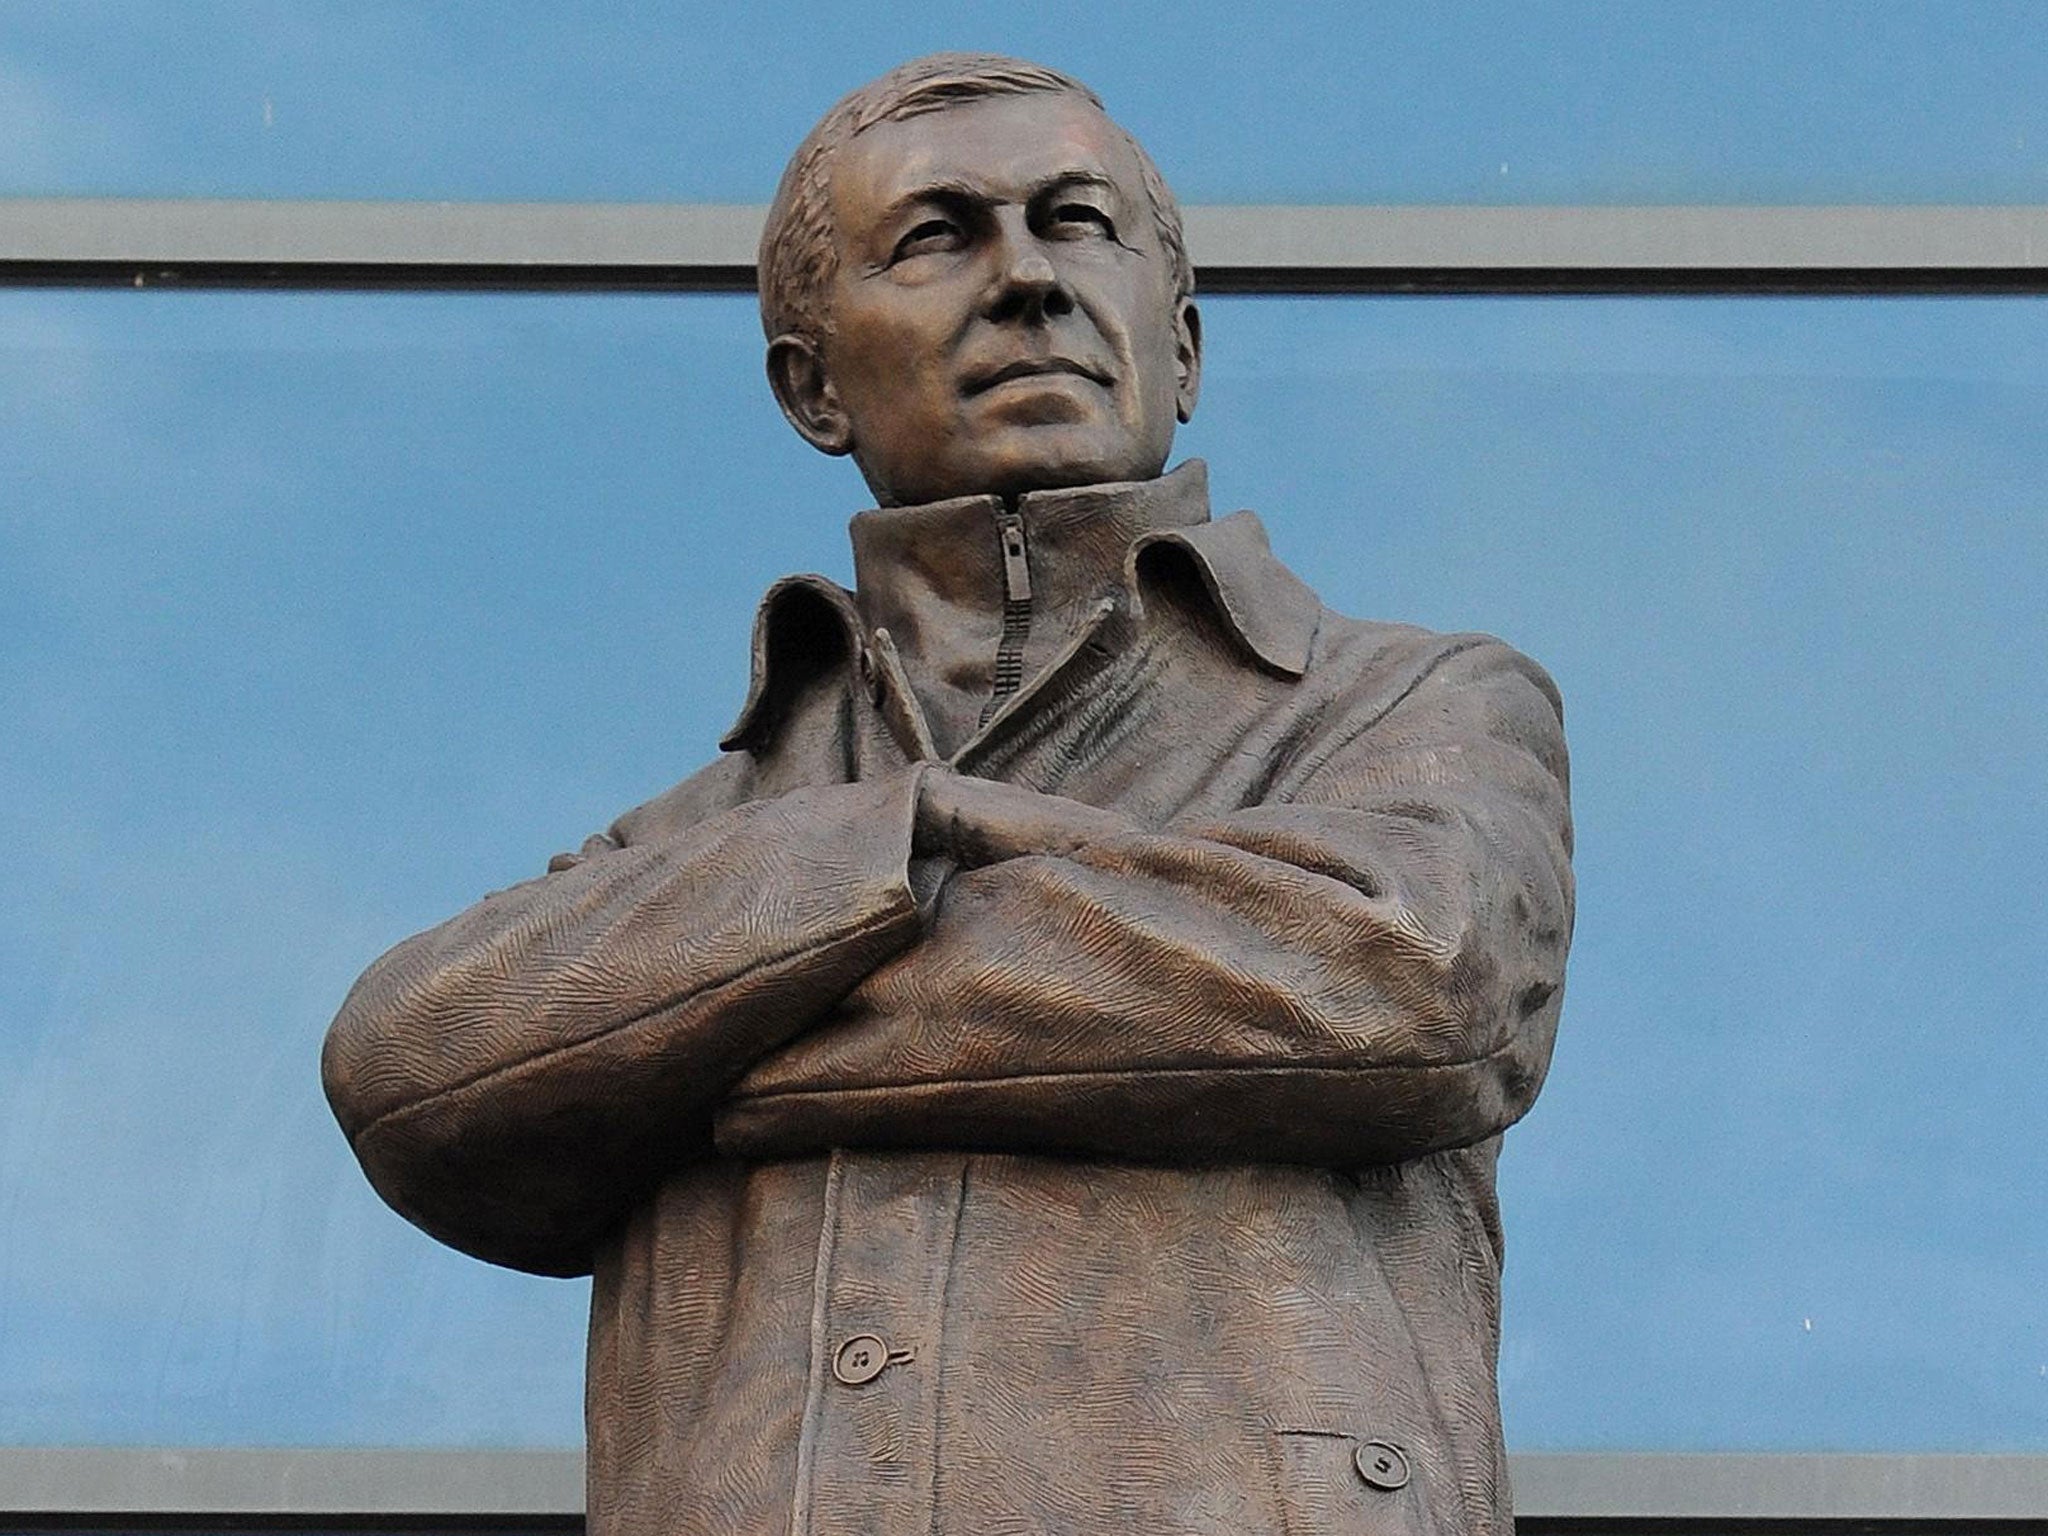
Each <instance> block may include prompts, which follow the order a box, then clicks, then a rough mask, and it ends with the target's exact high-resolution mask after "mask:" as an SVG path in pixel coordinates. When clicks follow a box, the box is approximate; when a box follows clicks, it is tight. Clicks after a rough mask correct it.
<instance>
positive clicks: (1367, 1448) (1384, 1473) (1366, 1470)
mask: <svg viewBox="0 0 2048 1536" xmlns="http://www.w3.org/2000/svg"><path fill="white" fill-rule="evenodd" d="M1351 1459H1352V1461H1353V1462H1355V1463H1356V1464H1357V1466H1358V1475H1359V1476H1360V1477H1362V1478H1364V1479H1365V1481H1366V1483H1367V1485H1368V1486H1370V1487H1373V1488H1378V1489H1381V1490H1382V1491H1384V1492H1387V1493H1392V1492H1393V1491H1394V1490H1395V1489H1396V1488H1405V1487H1407V1486H1408V1458H1407V1457H1406V1456H1405V1455H1403V1454H1402V1452H1401V1447H1399V1446H1398V1445H1389V1444H1388V1443H1387V1442H1386V1441H1384V1440H1368V1441H1366V1442H1365V1443H1364V1444H1363V1445H1361V1446H1359V1448H1358V1453H1357V1454H1356V1455H1355V1456H1353V1457H1352V1458H1351Z"/></svg>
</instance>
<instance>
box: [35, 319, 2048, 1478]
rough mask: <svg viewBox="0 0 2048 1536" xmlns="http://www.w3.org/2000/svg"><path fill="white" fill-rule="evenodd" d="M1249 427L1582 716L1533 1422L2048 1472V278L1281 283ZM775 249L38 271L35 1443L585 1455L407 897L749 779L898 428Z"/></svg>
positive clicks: (1514, 1143)
mask: <svg viewBox="0 0 2048 1536" xmlns="http://www.w3.org/2000/svg"><path fill="white" fill-rule="evenodd" d="M1207 316H1208V332H1209V336H1210V346H1211V356H1210V360H1209V370H1208V378H1207V385H1206V395H1205V399H1204V401H1203V406H1202V411H1201V413H1200V415H1199V416H1198V418H1197V420H1196V422H1195V423H1194V425H1193V426H1192V427H1191V428H1189V429H1188V431H1187V433H1186V434H1185V437H1184V440H1183V445H1182V446H1183V447H1184V448H1185V449H1187V450H1188V451H1189V452H1192V453H1199V454H1201V455H1203V456H1205V457H1207V458H1208V459H1209V461H1210V463H1211V465H1212V469H1213V473H1214V480H1215V489H1216V494H1217V501H1218V507H1219V510H1223V509H1226V508H1228V507H1232V506H1237V505H1246V504H1249V505H1254V506H1256V507H1258V508H1260V509H1261V511H1262V512H1263V513H1264V514H1265V515H1266V517H1267V521H1268V525H1269V527H1270V528H1271V530H1272V532H1273V535H1274V538H1275V542H1276V546H1277V548H1278V550H1279V552H1280V553H1281V555H1282V556H1283V558H1285V559H1287V560H1288V561H1289V562H1290V563H1292V564H1293V565H1294V566H1295V567H1296V568H1297V569H1299V570H1300V571H1301V572H1303V573H1304V574H1305V575H1306V576H1307V577H1308V579H1309V580H1310V581H1311V582H1312V583H1313V584H1314V585H1315V586H1316V587H1317V588H1318V589H1319V590H1320V591H1321V593H1322V594H1323V596H1324V598H1325V599H1326V600H1327V601H1329V602H1330V603H1331V604H1332V605H1333V606H1335V607H1338V608H1341V609H1344V610H1346V611H1350V612H1355V613H1362V614H1369V615H1373V616H1378V617H1390V618H1401V619H1411V620H1414V621H1417V622H1420V623H1424V624H1428V625H1431V626H1435V627H1439V628H1483V629H1488V630H1493V631H1496V632H1499V633H1501V634H1503V635H1505V636H1507V637H1508V638H1509V639H1510V640H1512V641H1513V642H1514V643H1516V644H1517V645H1519V646H1521V647H1523V648H1524V649H1526V650H1528V651H1529V652H1530V653H1531V654H1533V655H1535V656H1537V657H1538V658H1539V659H1541V660H1542V661H1544V662H1545V663H1546V664H1547V665H1548V666H1549V667H1550V668H1551V669H1552V670H1553V672H1554V673H1555V674H1556V676H1557V677H1558V679H1559V681H1560V683H1561V685H1562V687H1563V689H1564V692H1565V696H1566V699H1567V702H1568V706H1569V711H1570V721H1571V732H1572V743H1573V748H1574V754H1575V769H1576V794H1577V811H1578V818H1579V827H1580V846H1579V873H1580V879H1581V893H1582V895H1581V908H1580V918H1579V936H1578V943H1577V953H1576V954H1575V956H1574V959H1573V969H1572V979H1571V986H1570V996H1569V1000H1568V1003H1567V1007H1566V1012H1565V1025H1564V1030H1563V1033H1562V1035H1561V1037H1560V1043H1559V1048H1558V1057H1557V1062H1556V1066H1555V1069H1554V1072H1553V1074H1552V1078H1551V1081H1550V1084H1549V1086H1548V1089H1547V1091H1546V1093H1545V1095H1544V1098H1543V1100H1542V1102H1540V1103H1539V1104H1538V1106H1537V1108H1536V1111H1535V1113H1534V1114H1533V1115H1532V1117H1531V1118H1530V1120H1529V1121H1528V1122H1527V1123H1526V1124H1525V1125H1523V1126H1522V1127H1519V1128H1518V1129H1517V1130H1516V1131H1514V1132H1513V1133H1511V1135H1510V1137H1509V1139H1508V1150H1507V1155H1506V1159H1505V1162H1504V1165H1503V1174H1502V1179H1503V1195H1504V1204H1505V1210H1506V1217H1507V1225H1508V1232H1509V1244H1510V1251H1511V1257H1510V1264H1509V1270H1508V1311H1507V1319H1508V1321H1507V1334H1506V1341H1505V1349H1504V1356H1503V1364H1502V1376H1503V1382H1504V1388H1505V1395H1506V1402H1507V1411H1508V1428H1509V1432H1510V1436H1511V1444H1512V1445H1513V1446H1514V1447H1515V1448H1516V1449H1523V1450H1536V1449H1576V1448H1607V1447H1611V1448H1631V1447H1633V1448H1650V1449H1696V1450H1708V1449H1782V1450H1820V1449H1858V1450H1922V1449H1925V1450H1993V1449H2011V1450H2032V1451H2048V1355H2044V1353H2043V1348H2044V1346H2043V1342H2042V1338H2041V1333H2040V1328H2039V1318H2040V1309H2039V1304H2038V1299H2037V1294H2036V1292H2037V1288H2038V1281H2039V1276H2040V1275H2041V1274H2043V1273H2044V1272H2048V1223H2044V1222H2043V1221H2042V1219H2041V1214H2040V1213H2041V1206H2040V1200H2039V1191H2040V1190H2041V1189H2042V1188H2043V1187H2048V1136H2044V1135H2043V1131H2044V1130H2048V1125H2044V1116H2043V1111H2042V1107H2041V1100H2040V1095H2039V1091H2038V1083H2039V1074H2038V1072H2036V1071H2033V1070H2032V1069H2031V1068H2029V1067H2028V1066H2026V1065H2025V1064H2026V1063H2028V1062H2029V1061H2030V1060H2031V1059H2032V1056H2033V1054H2034V1051H2035V1049H2036V1048H2037V1046H2038V1037H2039V1035H2040V1031H2041V1025H2042V1014H2041V1005H2040V1002H2039V999H2040V997H2041V995H2042V993H2043V983H2044V979H2048V978H2044V977H2043V974H2042V971H2043V963H2044V962H2043V959H2042V955H2043V951H2042V948H2041V944H2040V935H2039V910H2038V909H2039V902H2038V899H2037V898H2036V897H2035V895H2034V894H2033V891H2034V887H2035V885H2036V884H2037V883H2038V872H2039V870H2040V869H2041V868H2042V867H2043V866H2044V863H2048V811H2044V810H2043V805H2042V797H2041V794H2040V763H2041V761H2042V760H2043V755H2044V752H2048V684H2044V682H2043V680H2042V670H2041V666H2040V658H2041V657H2042V656H2043V655H2044V654H2048V618H2044V607H2043V604H2042V602H2041V597H2040V594H2041V593H2042V592H2043V591H2044V590H2048V519H2044V517H2043V510H2042V505H2041V487H2042V486H2043V485H2044V484H2048V449H2044V446H2043V437H2042V434H2041V431H2040V423H2041V422H2042V421H2043V420H2044V419H2048V307H2044V306H2042V305H2041V304H2039V303H2037V302H2032V301H2025V300H1969V301H1953V300H1952V301H1880V302H1846V301H1829V302H1821V301H1769V300H1577V301H1557V300H1550V301H1542V300H1473V299H1458V300H1399V299H1387V300H1307V299H1303V300H1272V299H1264V300H1262V299H1228V300H1212V301H1210V302H1209V304H1208V305H1207ZM758 345H759V341H758V330H757V327H756V324H755V321H754V318H753V312H752V306H751V303H750V302H749V301H747V300H744V299H740V298H707V297H697V298H655V297H622V296H612V297H543V296H525V297H515V296H502V295H501V296H431V297H430V296H418V295H401V296H375V297H372V296H340V295H282V294H272V295H235V294H162V293H154V292H151V293H126V292H117V293H85V294H68V293H50V292H42V293H38V292H12V293H4V294H0V398H4V399H6V400H7V401H8V403H9V409H8V410H7V411H6V412H5V413H0V568H4V570H5V572H6V594H7V597H6V601H5V602H4V603H0V696H4V697H5V698H6V699H7V700H8V712H9V717H10V719H9V724H10V728H9V730H8V731H7V732H5V733H4V734H0V837H4V840H5V846H7V847H8V849H9V852H10V855H11V860H10V863H11V869H12V876H11V878H10V879H9V881H8V882H7V887H6V895H5V897H4V898H0V900H4V910H5V914H6V920H5V922H4V923H0V1018H4V1019H5V1020H6V1021H7V1022H6V1026H5V1028H4V1029H0V1440H4V1441H12V1442H26V1443H54V1442H114V1443H118V1442H128V1443H166V1442H168V1443H178V1442H185V1443H258V1444H260V1443H270V1444H357V1445H391V1444H402V1445H441V1444H447V1445H535V1446H539V1445H553V1444H566V1443H571V1442H573V1441H574V1440H575V1439H576V1438H577V1435H578V1433H579V1415H580V1403H579V1392H580V1386H579V1382H580V1372H581V1355H582V1329H583V1316H582V1314H583V1308H584V1305H585V1294H586V1293H585V1288H584V1287H583V1286H581V1285H578V1284H564V1283H559V1282H548V1281H541V1280H533V1279H528V1278H525V1277H522V1276H518V1275H513V1274H508V1273H500V1272H496V1271H493V1270H490V1269H487V1268H485V1267H484V1266H482V1265H479V1264H475V1263H472V1262H470V1261H468V1260H466V1259H462V1258H459V1257H457V1256H455V1255H453V1254H451V1253H448V1252H445V1251H443V1250H441V1249H439V1248H437V1247H436V1246H435V1245H433V1244H432V1243H431V1242H429V1241H427V1240H426V1239H425V1238H423V1237H420V1236H419V1235H418V1234H416V1233H414V1232H412V1231H411V1230H410V1229H408V1228H406V1227H405V1226H404V1225H403V1224H402V1223H400V1222H399V1221H398V1220H397V1219H396V1218H394V1217H392V1216H390V1215H389V1214H388V1213H386V1212H385V1211H384V1210H383V1209H382V1207H381V1206H379V1205H378V1203H377V1202H376V1200H375V1198H374V1197H373V1196H372V1195H371V1194H370V1192H369V1191H368V1190H367V1188H366V1187H365V1186H364V1185H363V1183H362V1181H361V1179H360V1177H359V1175H358V1174H357V1172H356V1170H355V1168H354V1165H353V1163H352V1162H351V1161H350V1159H349V1157H348V1154H347V1151H346V1148H345V1147H344V1145H343V1143H342V1140H341V1138H340V1136H339V1135H338V1134H337V1133H336V1131H335V1129H334V1127H333V1125H332V1123H331V1121H330V1119H329V1117H328V1114H327V1111H326V1108H325V1106H324V1104H323V1103H322V1102H321V1100H320V1095H319V1090H318V1086H317V1082H316V1078H315V1054H316V1052H317V1049H318V1043H319V1039H320V1035H321V1032H322V1030H323V1029H324V1027H325V1025H326V1022H327V1020H328V1018H329V1017H330V1016H331V1015H332V1013H333V1011H334V1009H335V1007H336V1006H337V1005H338V1004H339V1002H340V999H341V997H342V995H343V993H344V992H345V990H346V988H347V987H348V985H349V983H350V981H351V980H352V979H353V977H354V976H355V975H356V973H357V972H358V971H359V970H360V969H361V968H362V967H363V966H364V965H365V964H366V963H367V962H368V961H369V960H370V959H371V958H372V957H373V956H374V955H375V954H376V953H378V952H379V951H380V950H381V949H382V948H383V947H384V946H386V945H388V944H390V943H392V942H394V941H395V940H397V939H398V938H400V937H401V936H403V935H405V934H407V933H409V932H412V931H414V930H416V929H418V928H420V927H422V926H425V925H426V924H428V923H431V922H433V921H436V920H438V919H439V918H441V917H443V916H445V915H447V914H449V913H451V912H453V911H455V910H456V909H458V908H459V907H461V906H463V905H466V904H467V903H468V902H469V901H470V900H472V899H473V898H475V897H476V896H477V895H479V894H480V893H482V892H483V891H485V890H488V889H492V888H495V887H498V886H502V885H505V884H508V883H510V882H512V881H514V880H517V879H520V878H523V877H524V876H526V875H528V874H530V873H533V872H535V871H537V870H538V869H539V867H540V865H541V863H542V862H543V861H544V860H545V858H546V857H547V855H548V854H549V853H550V852H552V851H553V850H555V849H557V848H562V847H568V846H572V845H573V844H574V843H575V842H576V841H577V840H578V839H580V838H581V837H582V835H583V834H584V833H585V832H587V831H588V830H590V829H592V828H594V827H597V826H600V825H602V824H604V823H605V822H606V821H607V820H608V819H609V818H610V817H611V816H612V815H614V814H615V813H617V812H618V811H619V810H621V809H623V808H625V807H627V806H629V805H631V804H633V803H635V802H637V801H639V800H641V799H644V798H646V797H647V796H649V795H651V794H653V793H655V792H656V791H658V790H659V789H661V788H663V787H664V786H665V785H667V784H668V783H670V782H671V781H673V780H674V779H675V778H677V777H679V776H680V775H681V774H682V773H683V772H684V771H686V770H687V769H689V768H690V767H692V766H694V765H695V764H696V763H697V762H699V761H701V760H703V759H704V758H705V757H706V756H708V755H709V754H710V752H711V751H712V743H713V741H714V740H715V738H716V736H717V734H718V733H719V731H720V730H721V729H722V728H723V726H724V725H725V724H726V723H727V721H728V719H729V718H730V716H731V714H732V713H733V711H734V710H735V708H736V706H737V704H738V701H739V698H740V696H741V693H742V691H743V689H744V683H745V661H744V653H745V649H746V637H747V632H748V626H749V623H750V620H751V612H752V606H753V602H754V598H755V596H756V594H757V593H758V592H759V590H760V588H761V587H762V586H764V585H765V584H766V583H767V581H769V580H770V579H772V577H774V576H775V575H777V574H780V573H781V572H783V571H786V570H790V569H823V570H826V571H828V572H830V573H833V574H835V575H838V576H840V577H842V578H843V577H844V576H845V575H846V574H847V561H846V559H845V557H844V553H843V543H844V540H843V535H842V533H841V528H842V524H843V519H844V517H845V515H846V514H847V513H848V512H850V511H852V510H853V509H855V508H856V507H857V506H858V505H859V504H860V499H861V493H860V488H859V485H858V482H857V479H856V478H855V476H854V475H853V473H852V471H851V469H850V468H849V467H848V466H847V465H846V464H844V463H842V462H835V461H828V460H824V459H821V458H818V457H816V456H815V455H811V454H810V453H808V451H807V450H804V449H803V448H802V446H801V445H800V444H799V443H798V442H797V440H796V439H795V438H794V437H793V436H792V435H791V434H790V433H789V432H788V431H787V429H786V428H785V427H784V426H783V424H782V422H781V421H780V419H779V417H778V416H777V414H776V412H775V410H774V408H773V407H772V405H771V404H770V403H769V401H768V399H767V395H766V391H765V390H764V389H763V388H762V387H761V383H760V373H759V364H758V361H757V352H756V349H757V347H758Z"/></svg>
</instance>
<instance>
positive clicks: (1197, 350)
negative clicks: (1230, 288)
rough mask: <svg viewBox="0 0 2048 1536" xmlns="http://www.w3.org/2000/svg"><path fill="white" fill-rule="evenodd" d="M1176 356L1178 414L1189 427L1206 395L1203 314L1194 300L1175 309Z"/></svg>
mask: <svg viewBox="0 0 2048 1536" xmlns="http://www.w3.org/2000/svg"><path fill="white" fill-rule="evenodd" d="M1173 355H1174V361H1175V363H1176V364H1177V368H1178V374H1177V383H1176V386H1175V389H1174V395H1173V405H1174V414H1175V415H1176V416H1177V417H1178V418H1179V419H1180V421H1181V422H1182V423H1183V424H1185V423H1186V422H1187V421H1188V420H1189V419H1190V418H1192V417H1193V416H1194V414H1195V401H1196V400H1197V399H1199V398H1200V397H1201V393H1202V312H1201V311H1200V310H1199V309H1197V308H1195V301H1194V300H1193V299H1182V300H1181V301H1180V303H1179V304H1178V305H1177V306H1175V308H1174V314H1173Z"/></svg>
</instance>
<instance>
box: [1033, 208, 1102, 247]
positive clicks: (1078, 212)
mask: <svg viewBox="0 0 2048 1536" xmlns="http://www.w3.org/2000/svg"><path fill="white" fill-rule="evenodd" d="M1047 223H1048V224H1049V225H1050V227H1051V228H1052V229H1053V230H1054V231H1056V232H1058V233H1060V234H1064V235H1107V236H1109V238H1110V239H1112V240H1114V239H1115V238H1116V225H1115V224H1114V223H1113V222H1112V221H1111V219H1110V217H1109V215H1108V214H1107V213H1106V212H1104V211H1103V210H1102V209H1100V208H1098V207H1096V206H1095V205H1094V204H1093V203H1061V204H1060V205H1059V206H1058V207H1056V208H1054V209H1053V211H1052V215H1051V217H1050V218H1049V219H1048V220H1047Z"/></svg>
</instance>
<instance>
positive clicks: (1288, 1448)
mask: <svg viewBox="0 0 2048 1536" xmlns="http://www.w3.org/2000/svg"><path fill="white" fill-rule="evenodd" d="M1272 1439H1273V1446H1274V1456H1273V1460H1274V1471H1275V1475H1276V1477H1277V1478H1278V1481H1279V1487H1278V1490H1277V1491H1278V1494H1279V1503H1280V1519H1281V1529H1282V1530H1283V1531H1284V1532H1285V1536H1419V1533H1422V1532H1426V1531H1428V1530H1429V1528H1430V1526H1429V1518H1428V1509H1427V1507H1426V1505H1425V1503H1424V1499H1423V1492H1422V1486H1421V1482H1420V1480H1419V1479H1418V1478H1417V1476H1416V1475H1415V1468H1414V1466H1413V1464H1412V1462H1411V1458H1410V1456H1409V1453H1408V1451H1407V1450H1406V1449H1405V1448H1404V1447H1403V1446H1402V1445H1400V1444H1399V1443H1398V1442H1397V1441H1395V1440H1393V1439H1390V1438H1381V1437H1378V1436H1376V1435H1374V1434H1373V1433H1371V1432H1364V1433H1356V1434H1354V1433H1352V1432H1351V1431H1348V1430H1338V1429H1276V1430H1274V1431H1272Z"/></svg>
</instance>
